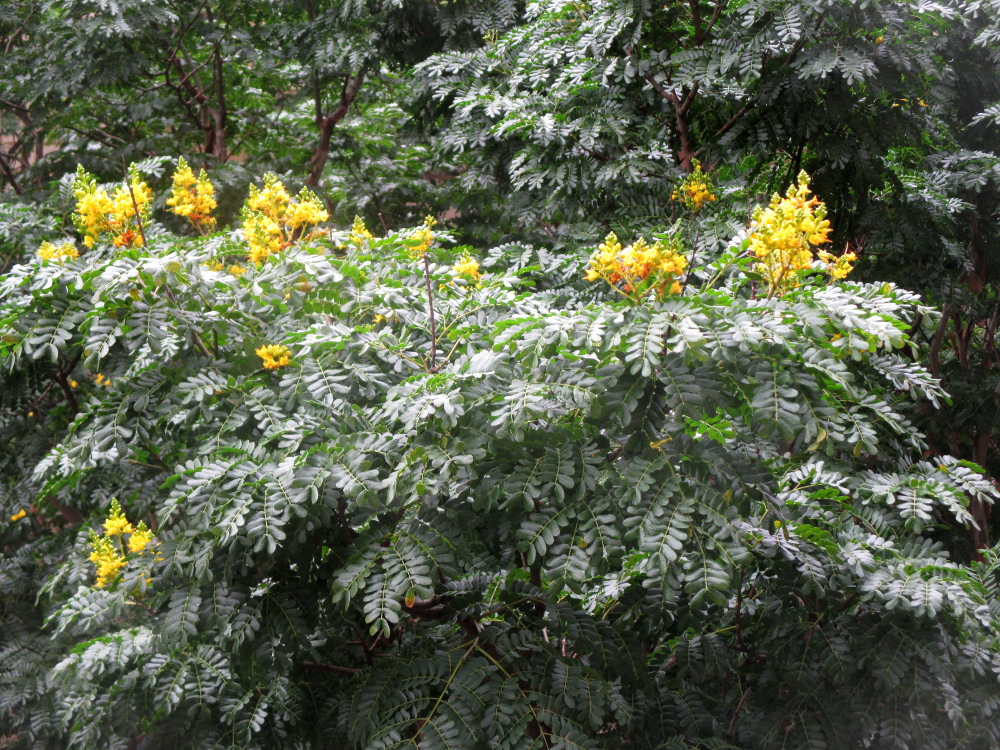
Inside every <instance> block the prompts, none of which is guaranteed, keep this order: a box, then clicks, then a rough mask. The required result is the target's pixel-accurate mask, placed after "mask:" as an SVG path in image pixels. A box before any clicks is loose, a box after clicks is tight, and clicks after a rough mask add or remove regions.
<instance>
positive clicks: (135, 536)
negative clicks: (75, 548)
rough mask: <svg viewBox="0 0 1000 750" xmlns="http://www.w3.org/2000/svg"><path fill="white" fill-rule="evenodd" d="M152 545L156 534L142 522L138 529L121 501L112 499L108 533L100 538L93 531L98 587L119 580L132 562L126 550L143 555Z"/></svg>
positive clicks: (106, 525)
mask: <svg viewBox="0 0 1000 750" xmlns="http://www.w3.org/2000/svg"><path fill="white" fill-rule="evenodd" d="M126 534H128V535H129V540H128V544H127V545H126V544H125V543H124V541H123V539H124V536H125V535H126ZM152 542H153V532H152V531H150V530H149V529H148V528H147V527H146V524H145V523H143V522H141V521H140V522H139V525H138V526H132V524H131V523H129V521H128V519H127V518H126V517H125V514H124V513H123V512H122V508H121V505H120V504H119V503H118V500H112V501H111V509H110V510H109V512H108V518H107V520H106V521H105V522H104V534H103V535H100V534H98V533H97V532H96V531H94V530H93V529H91V530H90V550H91V551H90V557H89V558H88V559H89V560H90V562H92V563H94V565H96V566H97V580H96V581H95V584H94V585H95V586H100V587H102V588H103V587H104V586H107V585H108V584H109V583H111V582H112V581H113V580H114V579H115V577H116V576H117V575H118V571H119V570H121V569H122V568H123V567H125V565H126V563H127V562H128V557H127V556H126V552H125V550H126V549H128V552H130V553H134V554H139V553H141V552H143V551H144V550H145V549H146V548H147V547H149V545H150V544H152Z"/></svg>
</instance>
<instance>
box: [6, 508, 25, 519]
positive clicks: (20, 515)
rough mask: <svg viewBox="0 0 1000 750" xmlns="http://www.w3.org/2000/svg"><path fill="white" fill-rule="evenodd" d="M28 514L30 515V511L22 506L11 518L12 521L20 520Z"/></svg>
mask: <svg viewBox="0 0 1000 750" xmlns="http://www.w3.org/2000/svg"><path fill="white" fill-rule="evenodd" d="M27 515H28V511H26V510H25V509H24V508H21V510H19V511H18V512H17V513H15V514H14V515H12V516H11V517H10V520H11V521H20V520H21V519H22V518H24V517H25V516H27Z"/></svg>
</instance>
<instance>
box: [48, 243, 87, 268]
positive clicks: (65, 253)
mask: <svg viewBox="0 0 1000 750" xmlns="http://www.w3.org/2000/svg"><path fill="white" fill-rule="evenodd" d="M38 257H39V258H41V259H42V260H58V261H59V262H60V263H61V262H62V261H63V260H65V259H67V258H79V257H80V253H79V251H77V249H76V245H74V244H73V243H72V242H64V243H62V244H61V245H53V244H52V243H51V242H43V243H42V245H41V247H39V248H38Z"/></svg>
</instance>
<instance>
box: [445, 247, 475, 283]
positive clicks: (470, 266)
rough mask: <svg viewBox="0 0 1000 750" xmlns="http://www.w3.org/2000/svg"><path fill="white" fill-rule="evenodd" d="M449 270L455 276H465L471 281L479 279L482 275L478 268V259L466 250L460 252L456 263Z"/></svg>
mask: <svg viewBox="0 0 1000 750" xmlns="http://www.w3.org/2000/svg"><path fill="white" fill-rule="evenodd" d="M451 272H452V273H453V274H455V275H456V276H465V277H467V278H469V279H472V280H473V281H479V280H480V279H481V278H482V277H483V274H482V271H480V270H479V261H477V260H476V259H475V258H473V257H472V256H471V255H470V254H469V253H468V252H464V253H462V256H461V257H460V258H459V259H458V263H456V264H455V265H453V266H452V267H451Z"/></svg>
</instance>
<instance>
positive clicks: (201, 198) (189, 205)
mask: <svg viewBox="0 0 1000 750" xmlns="http://www.w3.org/2000/svg"><path fill="white" fill-rule="evenodd" d="M167 205H168V206H170V207H171V208H170V210H171V211H173V212H174V213H175V214H177V215H178V216H184V217H185V218H187V220H188V221H190V222H191V223H192V224H193V225H194V227H195V228H196V229H197V230H198V231H199V232H201V233H202V234H205V233H206V232H208V231H211V230H212V229H213V228H214V227H215V219H214V218H213V217H212V211H214V210H215V208H216V206H217V205H218V204H217V203H216V201H215V186H214V185H212V183H211V181H210V180H209V179H208V175H206V174H205V170H204V169H203V170H201V172H200V173H199V175H198V177H197V178H196V177H195V176H194V172H193V171H192V170H191V167H190V166H188V163H187V162H186V161H185V160H184V157H183V156H182V157H180V158H179V159H178V160H177V171H176V172H174V180H173V192H172V193H171V195H170V197H169V198H167Z"/></svg>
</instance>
